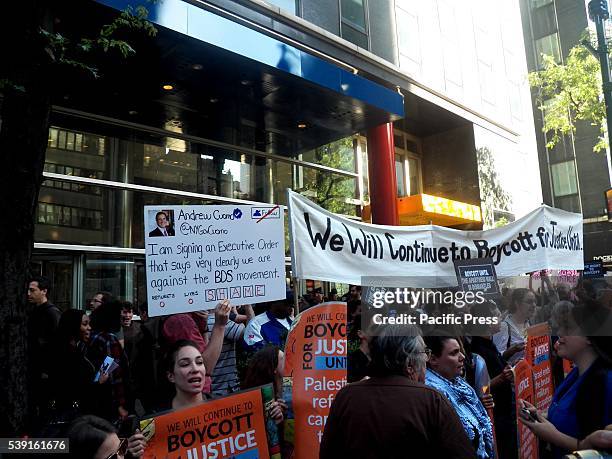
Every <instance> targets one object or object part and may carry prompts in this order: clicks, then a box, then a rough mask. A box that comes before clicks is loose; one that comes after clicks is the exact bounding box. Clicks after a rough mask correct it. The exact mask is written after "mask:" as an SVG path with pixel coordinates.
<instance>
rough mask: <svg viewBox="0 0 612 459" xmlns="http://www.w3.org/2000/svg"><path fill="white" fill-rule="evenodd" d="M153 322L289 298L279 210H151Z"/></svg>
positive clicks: (149, 282) (149, 272)
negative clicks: (222, 306) (223, 303)
mask: <svg viewBox="0 0 612 459" xmlns="http://www.w3.org/2000/svg"><path fill="white" fill-rule="evenodd" d="M144 218H145V225H144V226H145V255H146V272H147V296H148V301H149V315H150V316H160V315H166V314H175V313H178V312H189V311H200V310H205V309H212V308H214V307H215V305H216V304H217V303H218V302H219V301H222V300H224V299H227V300H229V301H230V303H231V304H233V305H241V304H254V303H261V302H263V301H272V300H278V299H282V298H285V295H286V287H285V230H284V218H283V211H282V209H281V208H280V207H279V206H273V205H271V206H247V205H225V206H212V205H211V206H145V210H144Z"/></svg>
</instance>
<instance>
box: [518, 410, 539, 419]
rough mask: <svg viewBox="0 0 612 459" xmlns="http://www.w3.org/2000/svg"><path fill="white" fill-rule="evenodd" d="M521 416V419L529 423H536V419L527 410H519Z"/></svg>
mask: <svg viewBox="0 0 612 459" xmlns="http://www.w3.org/2000/svg"><path fill="white" fill-rule="evenodd" d="M521 415H522V416H523V419H525V420H527V421H531V422H538V418H537V417H536V416H535V415H534V414H533V413H532V412H531V411H529V410H528V409H527V408H521Z"/></svg>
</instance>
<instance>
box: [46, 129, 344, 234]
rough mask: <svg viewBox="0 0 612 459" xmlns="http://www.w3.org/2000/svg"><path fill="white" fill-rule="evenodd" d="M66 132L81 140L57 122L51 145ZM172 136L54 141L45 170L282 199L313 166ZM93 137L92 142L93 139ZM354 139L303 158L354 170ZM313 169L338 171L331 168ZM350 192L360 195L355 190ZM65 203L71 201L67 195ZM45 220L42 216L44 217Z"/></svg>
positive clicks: (51, 184)
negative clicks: (84, 148) (87, 149)
mask: <svg viewBox="0 0 612 459" xmlns="http://www.w3.org/2000/svg"><path fill="white" fill-rule="evenodd" d="M62 133H63V137H64V138H67V137H74V139H75V140H74V144H75V145H76V144H77V143H78V142H77V140H76V139H77V134H76V133H74V132H70V131H67V130H65V129H59V128H52V129H51V130H50V134H49V138H50V145H56V146H57V145H58V144H59V137H60V134H62ZM78 136H80V138H81V141H80V142H81V144H83V142H85V141H86V140H87V139H90V138H94V136H92V135H89V134H87V135H86V134H78ZM54 139H55V140H54ZM102 140H105V141H104V142H102ZM167 140H168V139H166V140H164V141H163V142H161V141H160V144H154V143H143V142H134V141H129V140H122V139H116V138H111V137H107V138H103V137H99V138H98V139H97V140H96V142H97V143H96V145H98V146H99V148H98V149H97V150H96V151H97V152H98V153H97V154H96V155H91V154H83V153H82V152H80V151H69V150H66V149H59V148H52V147H49V149H48V151H47V159H46V163H45V172H51V173H55V174H62V175H70V176H77V177H86V178H92V179H100V180H109V181H114V182H118V183H133V184H136V185H145V186H153V187H157V188H167V189H173V190H178V191H187V192H193V193H201V194H209V195H212V196H222V197H228V198H233V199H244V200H251V201H259V202H277V203H281V204H282V203H284V201H285V198H284V193H285V190H286V188H287V187H291V188H293V189H300V188H303V174H304V173H303V170H306V168H307V166H298V165H295V164H292V163H286V162H283V161H277V160H270V159H267V158H265V157H260V156H255V155H250V154H245V153H241V152H237V151H233V150H229V149H223V148H218V147H211V146H207V145H202V144H196V143H190V144H188V143H185V142H183V145H182V146H181V148H179V149H173V148H171V147H170V146H168V145H171V143H168V141H167ZM63 142H64V143H63V145H64V146H65V145H67V140H64V141H63ZM87 142H89V143H91V141H90V140H87ZM353 143H354V141H353V137H348V138H345V139H342V140H339V141H336V142H332V143H330V144H328V145H325V146H322V147H320V148H317V149H315V150H312V151H308V152H305V153H302V154H300V155H298V158H299V159H301V160H303V161H307V162H313V163H316V164H321V165H324V166H328V167H333V168H336V169H340V170H345V171H350V172H354V171H355V150H354V146H353ZM172 145H173V146H174V147H175V148H178V146H177V145H175V144H172ZM91 151H93V149H91ZM313 174H315V175H321V174H330V175H334V177H335V174H332V173H329V172H316V173H315V172H313ZM338 177H342V176H338ZM45 186H46V187H47V188H55V189H58V190H64V191H72V192H79V193H85V194H95V193H100V192H101V191H100V190H101V189H100V188H99V187H90V186H87V185H82V184H79V183H70V182H66V181H61V180H53V181H52V180H48V181H47V182H46V183H45ZM347 197H351V198H354V196H353V195H351V196H347ZM59 204H61V205H66V204H65V203H63V202H62V201H61V200H60V201H59ZM45 221H46V219H44V221H43V220H41V223H44V222H45Z"/></svg>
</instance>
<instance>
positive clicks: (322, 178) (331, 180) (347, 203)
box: [283, 169, 357, 215]
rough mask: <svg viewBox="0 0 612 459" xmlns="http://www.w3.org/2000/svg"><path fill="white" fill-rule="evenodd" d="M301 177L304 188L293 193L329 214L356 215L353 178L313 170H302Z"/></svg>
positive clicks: (355, 191) (355, 183) (355, 193)
mask: <svg viewBox="0 0 612 459" xmlns="http://www.w3.org/2000/svg"><path fill="white" fill-rule="evenodd" d="M303 175H304V187H303V188H300V189H295V190H294V191H297V192H298V193H300V194H302V195H304V196H306V197H307V198H308V199H310V200H311V201H313V202H315V203H317V204H318V205H320V206H321V207H323V208H324V209H327V210H329V211H330V212H334V213H337V214H344V215H357V205H356V203H355V202H354V201H355V196H356V195H357V180H356V179H355V178H353V177H344V176H341V175H335V174H327V173H323V172H320V171H317V170H314V169H304V170H303ZM283 203H284V202H283Z"/></svg>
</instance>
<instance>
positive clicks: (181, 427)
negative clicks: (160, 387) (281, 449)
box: [140, 389, 277, 459]
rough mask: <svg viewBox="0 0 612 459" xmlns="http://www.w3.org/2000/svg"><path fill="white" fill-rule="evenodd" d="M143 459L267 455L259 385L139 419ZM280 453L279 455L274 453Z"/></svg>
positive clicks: (252, 458) (254, 458)
mask: <svg viewBox="0 0 612 459" xmlns="http://www.w3.org/2000/svg"><path fill="white" fill-rule="evenodd" d="M140 430H141V432H142V434H143V435H144V436H145V439H146V440H147V446H146V449H145V452H144V459H161V458H166V459H211V458H217V459H225V458H227V459H230V458H232V459H238V458H240V459H268V458H269V457H270V453H269V446H268V442H267V432H266V418H265V416H264V403H263V400H262V393H261V390H260V389H254V390H249V391H244V392H239V393H236V394H233V395H230V396H228V397H223V398H219V399H216V400H211V401H207V402H205V403H201V404H199V405H195V406H192V407H190V408H183V409H180V410H175V411H171V412H168V413H164V414H161V415H159V416H156V417H154V418H149V419H144V420H142V421H140ZM275 457H277V456H275Z"/></svg>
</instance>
